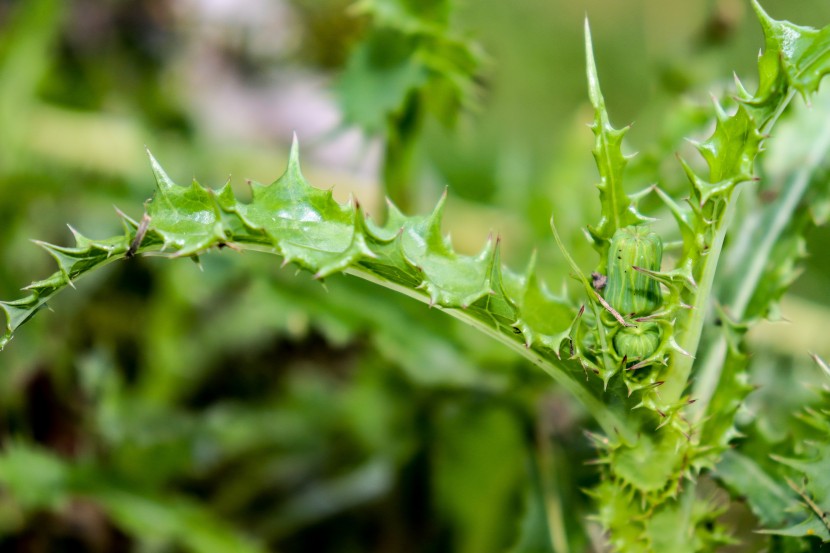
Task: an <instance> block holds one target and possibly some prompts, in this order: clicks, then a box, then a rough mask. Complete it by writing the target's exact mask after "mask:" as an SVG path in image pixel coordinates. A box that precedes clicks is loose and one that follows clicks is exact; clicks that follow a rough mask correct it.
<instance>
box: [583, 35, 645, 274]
mask: <svg viewBox="0 0 830 553" xmlns="http://www.w3.org/2000/svg"><path fill="white" fill-rule="evenodd" d="M585 56H586V66H587V70H588V96H589V97H590V99H591V105H592V106H594V123H593V124H592V125H591V130H592V131H593V133H594V149H593V153H594V159H595V160H596V163H597V169H598V170H599V176H600V181H599V183H597V188H598V189H599V198H600V203H601V206H602V218H601V219H600V221H599V223H598V224H597V225H596V226H595V227H589V230H590V232H591V236H592V238H593V239H594V241H595V246H596V247H597V249H598V251H599V254H600V259H601V262H600V268H599V269H598V270H599V271H600V272H604V267H605V257H606V252H607V251H608V244H609V242H610V240H611V237H612V236H614V233H615V232H616V231H617V230H618V229H621V228H623V227H627V226H631V225H637V224H639V223H643V222H645V221H646V220H647V219H646V218H645V217H643V216H642V215H640V214H639V213H638V212H637V210H636V208H635V205H634V202H632V201H631V198H629V197H628V195H627V194H626V192H625V188H624V187H623V173H624V172H625V166H626V165H627V164H628V159H629V157H628V156H625V155H623V153H622V140H623V137H624V136H625V134H626V133H627V132H628V129H629V128H630V127H624V128H622V129H615V128H614V127H612V126H611V123H610V121H609V119H608V112H607V111H606V109H605V99H604V98H603V96H602V91H601V90H600V87H599V76H598V75H597V67H596V63H595V62H594V50H593V45H592V43H591V28H590V27H589V25H588V20H587V19H586V20H585Z"/></svg>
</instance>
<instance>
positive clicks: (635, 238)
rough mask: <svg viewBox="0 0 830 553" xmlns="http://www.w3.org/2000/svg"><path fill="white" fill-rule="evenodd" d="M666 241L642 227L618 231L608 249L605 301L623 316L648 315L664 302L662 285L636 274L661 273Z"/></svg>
mask: <svg viewBox="0 0 830 553" xmlns="http://www.w3.org/2000/svg"><path fill="white" fill-rule="evenodd" d="M662 259H663V241H662V240H661V239H660V236H659V235H658V234H657V233H655V232H652V231H651V230H650V229H649V228H648V227H646V226H643V225H638V226H630V227H625V228H621V229H618V230H617V232H615V233H614V236H613V237H612V238H611V247H610V248H609V250H608V281H607V282H606V285H605V300H606V301H607V302H608V303H609V304H610V305H611V307H613V308H614V309H615V310H617V312H618V313H620V314H621V315H623V316H626V315H632V314H633V315H647V314H649V313H652V312H653V311H656V310H657V308H659V307H660V305H661V304H662V303H663V297H662V293H661V291H660V284H659V283H658V282H657V281H656V280H654V279H653V278H651V277H650V276H648V275H646V274H643V273H642V272H641V271H637V270H635V269H634V267H635V266H636V267H641V268H643V269H648V270H649V271H659V270H660V263H661V261H662Z"/></svg>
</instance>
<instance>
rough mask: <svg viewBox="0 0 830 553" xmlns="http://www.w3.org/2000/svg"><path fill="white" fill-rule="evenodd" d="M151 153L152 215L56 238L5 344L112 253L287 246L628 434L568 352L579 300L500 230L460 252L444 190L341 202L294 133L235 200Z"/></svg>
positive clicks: (618, 411) (12, 307)
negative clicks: (532, 369)
mask: <svg viewBox="0 0 830 553" xmlns="http://www.w3.org/2000/svg"><path fill="white" fill-rule="evenodd" d="M150 159H151V165H152V168H153V172H154V174H155V177H156V192H155V194H154V195H153V198H152V199H151V200H150V201H149V202H147V204H146V208H145V209H146V217H145V218H144V219H143V221H144V225H142V224H139V223H136V222H135V221H134V220H132V219H130V218H128V217H124V223H125V233H124V235H123V236H119V237H116V238H112V239H109V240H102V241H95V240H89V239H86V238H77V242H78V243H77V246H76V247H75V248H60V247H56V246H48V248H47V249H48V250H49V252H50V253H52V254H53V255H54V256H56V259H57V260H58V263H59V270H58V272H56V273H55V274H54V275H52V276H51V277H49V278H47V279H45V280H43V281H40V282H37V283H34V284H33V285H31V286H30V287H29V290H30V292H31V293H30V295H29V296H27V297H25V298H23V299H20V300H17V301H13V302H6V303H3V304H0V306H2V308H3V309H4V310H5V311H6V313H7V324H6V333H5V335H4V337H3V338H2V342H1V343H0V345H5V344H6V343H7V342H8V340H9V339H10V338H11V336H12V334H13V332H14V331H15V330H16V329H17V328H18V327H19V326H20V325H21V324H23V323H24V322H25V321H26V320H28V318H30V317H31V316H32V315H33V314H34V313H35V312H36V311H37V310H38V309H39V308H41V307H42V306H43V305H45V303H46V301H47V300H48V299H50V298H51V297H52V296H53V295H54V294H55V293H57V292H58V291H60V290H61V289H63V288H65V287H66V286H68V285H70V283H71V282H73V281H74V280H77V279H78V278H80V277H82V276H83V275H84V274H86V273H87V272H89V271H91V270H93V269H95V268H97V267H98V266H99V265H101V264H103V263H106V262H110V261H113V260H115V259H121V258H125V257H130V255H129V254H130V253H138V254H141V253H145V252H157V255H158V254H161V255H164V256H167V257H173V258H176V257H183V256H191V257H195V256H198V255H201V254H203V253H205V252H207V251H209V250H211V249H213V248H221V247H223V246H231V247H233V248H234V249H253V250H259V251H266V252H270V253H275V254H278V255H281V256H282V257H283V258H284V262H286V263H288V262H292V263H294V264H296V265H298V266H299V267H301V268H303V269H306V270H308V271H310V272H311V273H313V275H314V277H315V278H318V279H322V278H324V277H327V276H329V275H331V274H334V273H338V272H348V273H351V274H355V275H357V276H360V277H362V278H365V279H367V280H371V281H373V282H376V283H379V284H382V285H384V286H386V287H389V288H392V289H394V290H397V291H400V292H403V293H405V294H407V295H409V296H412V297H415V298H417V299H420V300H421V301H424V302H425V303H428V304H430V305H434V306H436V307H439V308H442V309H447V310H448V311H449V312H450V313H451V314H453V315H454V316H456V317H458V318H461V319H463V320H465V321H467V322H468V323H470V324H473V325H474V326H476V327H478V328H480V329H481V330H483V331H485V332H487V333H488V334H490V335H492V336H494V337H496V338H497V339H498V340H500V341H502V342H503V343H505V344H507V345H509V346H510V347H512V348H513V349H515V350H516V351H518V352H520V353H521V354H522V355H524V356H526V357H528V358H529V359H531V360H532V361H533V362H534V363H536V364H538V365H539V366H540V367H542V368H543V369H544V370H545V371H547V372H548V373H549V374H551V375H552V376H554V377H555V378H557V379H558V381H559V382H560V383H562V384H563V385H564V386H565V387H566V388H567V389H568V390H570V391H571V392H572V393H574V394H575V395H576V396H577V397H579V398H580V399H581V400H582V401H583V402H584V403H585V404H586V405H589V406H590V410H591V412H592V413H593V414H594V415H595V416H596V417H597V419H598V420H600V421H601V424H602V425H603V426H604V427H605V428H606V429H607V430H608V431H615V430H616V431H619V432H621V433H622V434H623V435H628V432H629V429H628V428H627V427H626V425H625V423H624V422H623V415H622V413H623V412H624V410H625V407H624V406H613V407H608V406H606V405H604V403H603V401H602V399H601V396H602V394H603V391H602V388H601V386H600V383H599V382H598V381H596V380H586V379H585V378H584V374H583V372H582V367H581V365H580V364H579V363H576V362H573V361H568V360H565V359H560V358H559V346H560V344H561V343H562V341H563V340H564V339H565V338H567V336H568V334H569V331H568V330H567V329H568V328H569V325H570V324H571V323H572V322H573V320H574V319H575V318H576V311H577V310H576V308H575V307H574V306H572V305H571V304H570V303H569V302H567V301H564V300H560V299H558V298H556V297H555V296H553V295H550V294H548V293H547V292H546V291H544V290H545V289H544V286H543V285H542V284H541V283H539V282H538V279H537V277H536V276H535V275H534V273H533V272H532V270H529V272H528V273H527V274H524V275H518V274H515V273H513V272H511V271H509V270H508V269H506V268H505V267H503V266H502V264H501V260H500V252H499V246H498V244H499V241H498V240H494V239H490V240H488V241H487V242H486V244H485V246H484V248H483V249H482V251H481V253H479V254H478V255H475V256H466V255H461V254H458V253H456V252H455V251H454V250H453V248H452V245H451V244H450V242H449V240H448V238H446V237H445V236H444V235H443V234H442V230H441V220H442V214H443V206H444V199H443V198H442V199H441V200H440V201H439V202H438V205H437V206H436V208H435V210H434V211H433V212H432V213H431V214H430V215H427V216H415V217H406V216H404V215H402V214H401V213H400V212H399V211H398V210H397V209H396V208H395V207H394V206H391V205H390V209H389V217H388V220H387V221H386V223H385V224H383V225H378V224H376V223H374V222H372V221H370V220H368V219H367V217H366V216H365V214H364V213H363V212H362V210H361V209H360V206H359V204H358V203H357V202H354V201H351V202H349V203H347V204H339V203H338V202H337V201H335V200H334V199H333V197H332V194H331V191H330V190H319V189H316V188H314V187H312V186H311V185H309V184H308V182H307V181H306V180H305V178H304V177H303V175H302V172H301V170H300V164H299V153H298V147H297V143H296V140H295V143H294V145H293V147H292V151H291V155H290V159H289V163H288V168H287V169H286V171H285V174H284V175H283V176H282V177H280V178H279V179H278V180H277V181H276V182H274V183H273V184H271V185H267V186H265V185H261V184H256V183H255V184H253V185H252V187H253V198H252V200H251V202H250V203H242V202H239V201H237V200H236V198H235V197H234V195H233V192H232V190H231V188H230V186H228V185H225V186H224V187H222V188H221V189H219V190H211V189H208V188H205V187H203V186H201V185H200V184H198V183H197V182H193V183H192V184H191V185H190V186H188V187H182V186H178V185H176V184H175V183H174V182H173V181H172V179H170V177H169V176H168V175H167V174H166V173H165V172H164V170H163V169H162V168H161V166H160V165H159V164H158V162H157V161H156V160H155V159H154V158H152V156H151V158H150ZM145 225H146V227H145V228H144V229H142V228H141V227H142V226H145ZM131 246H132V248H131ZM537 300H542V301H537ZM525 309H526V310H527V316H525V314H524V313H523V310H525Z"/></svg>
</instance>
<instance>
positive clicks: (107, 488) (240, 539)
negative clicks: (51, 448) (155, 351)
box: [0, 443, 265, 553]
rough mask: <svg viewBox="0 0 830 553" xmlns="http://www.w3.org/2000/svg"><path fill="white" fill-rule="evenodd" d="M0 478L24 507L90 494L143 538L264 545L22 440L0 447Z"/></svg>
mask: <svg viewBox="0 0 830 553" xmlns="http://www.w3.org/2000/svg"><path fill="white" fill-rule="evenodd" d="M0 483H2V484H3V486H4V487H5V488H6V489H7V490H9V492H10V493H11V494H12V496H13V497H14V498H15V499H16V500H18V501H20V502H21V503H22V505H23V506H24V507H25V508H27V509H40V508H56V507H58V506H59V505H61V504H63V503H66V502H68V501H70V500H71V499H73V498H76V497H85V498H88V499H91V500H92V501H94V502H96V503H97V504H99V505H100V506H101V507H102V508H103V510H104V511H105V512H106V513H107V514H108V515H109V516H110V517H111V518H112V519H113V521H114V522H115V524H116V525H117V526H120V527H121V528H123V529H125V530H127V531H129V532H130V533H131V534H133V535H135V536H136V537H137V539H138V540H139V541H140V542H143V543H144V544H153V545H155V546H156V547H158V546H159V545H166V544H177V545H179V546H181V547H183V548H184V549H185V550H187V551H193V552H195V553H220V552H223V551H238V552H240V553H259V552H262V551H265V549H264V548H263V547H261V546H259V545H258V544H256V543H254V542H253V541H252V540H249V539H248V538H246V537H244V536H242V534H241V533H240V532H238V531H236V530H235V529H233V528H231V527H230V526H229V525H228V524H227V523H225V522H224V521H222V520H219V519H217V518H216V517H215V516H214V515H213V514H212V513H210V512H209V511H207V510H205V509H203V508H202V507H200V506H198V505H196V504H194V503H192V502H190V501H188V500H185V499H182V498H178V497H175V496H161V495H156V494H154V493H148V492H146V491H138V490H135V489H132V488H131V487H130V486H128V485H126V484H124V483H121V482H119V481H118V479H117V478H114V477H112V476H111V475H109V474H107V473H106V471H103V470H100V469H97V470H93V469H92V467H90V466H85V465H83V464H80V463H72V462H68V461H65V460H63V459H60V458H59V457H57V456H55V455H54V454H52V453H49V452H46V451H43V450H40V449H37V448H34V447H32V446H28V445H25V444H21V443H14V444H12V445H11V446H7V447H6V448H5V449H4V451H3V452H2V453H0Z"/></svg>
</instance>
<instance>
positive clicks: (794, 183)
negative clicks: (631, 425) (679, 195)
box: [690, 127, 830, 422]
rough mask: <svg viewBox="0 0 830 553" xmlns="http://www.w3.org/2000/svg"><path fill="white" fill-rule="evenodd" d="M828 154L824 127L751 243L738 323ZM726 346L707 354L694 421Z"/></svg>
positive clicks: (829, 135)
mask: <svg viewBox="0 0 830 553" xmlns="http://www.w3.org/2000/svg"><path fill="white" fill-rule="evenodd" d="M828 151H830V127H825V128H824V129H823V131H822V133H821V134H820V135H819V136H818V137H817V140H816V141H815V142H814V143H813V147H812V148H811V149H810V152H809V153H808V154H807V157H806V159H805V160H804V162H803V163H801V164H799V166H798V167H799V169H798V171H796V172H795V174H793V175H792V178H791V179H790V182H789V183H788V184H787V186H786V187H785V192H784V195H783V196H782V197H781V199H780V200H779V201H778V202H777V203H776V205H775V206H774V208H772V209H771V211H770V212H771V213H772V214H773V217H772V220H771V221H767V222H764V224H763V227H762V228H763V229H764V230H763V233H762V235H761V237H760V240H754V241H753V243H752V252H751V259H750V260H749V263H746V264H745V265H744V266H745V267H746V270H744V271H742V272H741V274H740V277H739V280H738V284H737V286H736V288H735V290H736V296H735V298H734V300H733V301H732V302H731V303H730V306H729V313H730V314H731V315H732V316H733V317H734V318H735V319H736V320H738V321H740V320H742V319H743V318H744V316H745V314H746V309H747V308H748V307H749V303H750V301H751V300H752V296H753V295H754V293H755V290H756V289H757V288H758V283H759V282H760V281H761V277H762V276H763V274H764V270H765V268H766V265H767V262H768V260H769V256H770V254H771V252H772V249H773V248H774V247H775V244H776V242H777V241H778V238H779V237H780V236H781V234H782V233H783V232H784V230H785V229H786V227H787V225H788V224H789V222H790V221H791V219H792V216H793V213H794V212H795V210H796V209H797V208H798V204H799V202H801V200H802V198H803V197H804V194H805V193H806V192H807V190H808V189H809V186H810V177H811V175H813V174H814V173H815V171H816V169H817V168H818V167H819V166H820V165H821V164H822V162H823V161H824V159H825V157H826V156H827V153H828ZM757 218H758V219H760V216H757ZM761 222H762V221H760V220H759V221H757V224H758V226H759V227H760V223H761ZM726 345H727V344H726V337H725V336H724V335H723V334H720V335H719V336H718V337H717V339H716V341H715V343H714V344H713V345H712V347H710V348H709V349H708V351H707V352H706V357H705V358H704V361H703V362H702V363H701V368H700V371H699V373H698V378H697V381H696V384H695V388H694V394H693V395H694V397H695V399H697V402H696V403H695V404H694V406H693V407H690V412H691V414H692V422H695V421H699V420H702V418H703V416H704V415H705V413H706V409H707V407H708V405H709V402H710V400H711V399H712V396H713V395H714V393H715V390H716V389H717V385H718V382H720V377H721V371H722V369H723V363H724V360H725V358H726V353H727V347H726Z"/></svg>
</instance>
